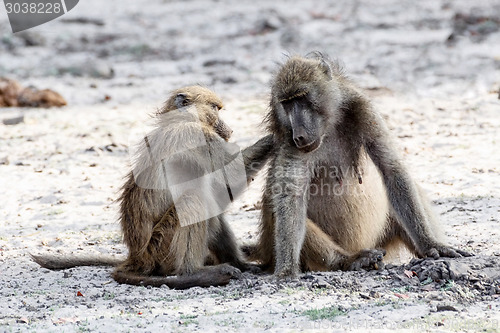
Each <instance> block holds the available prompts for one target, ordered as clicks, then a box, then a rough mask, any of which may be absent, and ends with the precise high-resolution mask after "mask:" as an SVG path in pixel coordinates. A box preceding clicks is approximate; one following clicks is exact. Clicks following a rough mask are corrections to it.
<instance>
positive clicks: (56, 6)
mask: <svg viewBox="0 0 500 333" xmlns="http://www.w3.org/2000/svg"><path fill="white" fill-rule="evenodd" d="M5 8H6V9H7V14H11V13H14V14H59V13H60V12H61V11H62V8H61V4H60V3H50V2H49V3H34V2H23V3H17V2H16V3H9V2H6V3H5Z"/></svg>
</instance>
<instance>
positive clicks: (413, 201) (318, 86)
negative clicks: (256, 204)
mask: <svg viewBox="0 0 500 333" xmlns="http://www.w3.org/2000/svg"><path fill="white" fill-rule="evenodd" d="M267 123H268V127H269V131H270V132H271V133H273V134H274V139H275V142H276V144H275V146H276V147H275V150H276V154H275V156H273V158H272V159H271V162H270V168H269V172H268V176H267V184H266V188H265V191H264V196H263V209H262V219H261V224H260V238H259V242H258V243H257V245H256V246H248V247H246V248H245V247H244V248H243V250H244V252H246V253H247V254H249V257H250V259H253V260H258V261H260V262H261V263H262V264H263V266H264V267H267V268H269V269H274V272H275V276H277V277H292V276H295V275H296V274H298V273H299V272H300V270H301V269H302V270H336V269H360V268H377V267H378V266H379V265H380V264H381V261H382V259H383V256H384V254H385V249H389V248H390V247H392V246H394V245H395V244H396V243H403V244H404V245H406V246H407V247H408V249H409V250H411V251H412V252H413V253H414V254H415V255H417V256H419V257H424V256H431V257H435V258H437V257H439V256H449V257H458V256H460V255H468V254H467V253H466V252H464V251H461V250H457V249H453V248H451V247H449V246H447V245H445V244H444V243H443V242H442V241H441V240H440V237H439V231H438V230H437V229H438V228H437V223H436V221H435V218H434V217H433V216H432V213H431V210H430V207H429V203H428V201H427V199H426V198H425V197H424V195H423V194H422V193H421V190H420V189H419V187H418V186H417V185H416V184H415V183H414V181H413V180H412V179H411V177H410V175H409V174H408V172H407V170H406V168H405V167H404V165H403V162H402V159H401V157H400V156H399V154H398V153H397V150H396V149H395V148H394V147H393V144H392V142H391V139H390V134H389V131H388V129H387V127H386V125H385V124H384V121H383V119H382V117H381V116H380V115H379V113H378V112H377V111H375V110H374V109H373V107H372V105H371V104H370V102H369V100H368V99H367V98H366V97H365V96H364V95H363V94H362V93H361V92H360V91H359V89H358V88H356V86H355V85H354V84H353V83H352V82H351V81H349V80H348V79H347V78H346V77H345V76H344V75H343V73H342V71H341V69H340V68H339V66H338V65H337V64H335V63H332V62H331V61H328V60H327V59H326V58H325V57H323V56H322V55H321V54H319V53H314V54H312V55H311V56H309V57H306V58H302V57H292V58H290V59H289V60H288V61H287V62H286V63H285V64H284V65H283V66H281V68H280V69H279V71H278V72H277V74H276V75H275V77H274V81H273V83H272V91H271V102H270V112H269V114H268V116H267Z"/></svg>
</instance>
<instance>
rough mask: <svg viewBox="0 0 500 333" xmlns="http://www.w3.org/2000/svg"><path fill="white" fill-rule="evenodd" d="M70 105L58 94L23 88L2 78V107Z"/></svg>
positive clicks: (0, 79)
mask: <svg viewBox="0 0 500 333" xmlns="http://www.w3.org/2000/svg"><path fill="white" fill-rule="evenodd" d="M66 104H68V103H67V102H66V100H65V99H64V98H63V97H62V96H61V95H60V94H59V93H57V92H55V91H53V90H50V89H43V90H38V89H36V88H35V87H27V88H24V89H23V88H22V86H21V85H20V84H19V83H18V82H17V81H14V80H11V79H7V78H0V107H16V106H20V107H42V108H50V107H53V106H56V107H60V106H64V105H66Z"/></svg>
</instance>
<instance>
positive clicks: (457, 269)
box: [446, 260, 469, 280]
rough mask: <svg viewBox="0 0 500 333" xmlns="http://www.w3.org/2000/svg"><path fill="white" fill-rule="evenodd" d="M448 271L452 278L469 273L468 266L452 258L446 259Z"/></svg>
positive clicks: (461, 276)
mask: <svg viewBox="0 0 500 333" xmlns="http://www.w3.org/2000/svg"><path fill="white" fill-rule="evenodd" d="M446 264H447V265H448V271H449V273H450V278H451V279H452V280H458V279H460V278H463V277H465V276H467V275H469V266H468V265H466V264H462V263H460V262H457V261H454V260H447V261H446Z"/></svg>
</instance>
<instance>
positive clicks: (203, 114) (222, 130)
mask: <svg viewBox="0 0 500 333" xmlns="http://www.w3.org/2000/svg"><path fill="white" fill-rule="evenodd" d="M222 107H223V104H222V101H221V99H220V98H219V97H218V96H217V95H216V94H215V93H214V92H213V91H211V90H210V89H207V88H204V87H202V86H189V87H184V88H181V89H177V90H175V91H174V92H173V93H172V95H171V96H170V98H169V99H168V100H167V101H166V103H165V106H164V107H163V109H162V110H161V111H160V113H167V112H169V111H173V110H179V109H180V110H184V111H187V112H190V113H193V114H195V115H196V116H197V117H198V119H199V120H200V121H201V122H202V123H203V124H205V125H208V126H209V127H212V128H213V129H214V130H215V132H216V133H217V134H218V135H219V136H220V137H221V138H223V139H224V140H226V141H227V140H229V138H230V137H231V134H232V133H233V131H232V130H231V128H230V127H229V126H228V125H226V123H225V122H223V121H222V119H220V118H219V111H220V110H221V109H222Z"/></svg>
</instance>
